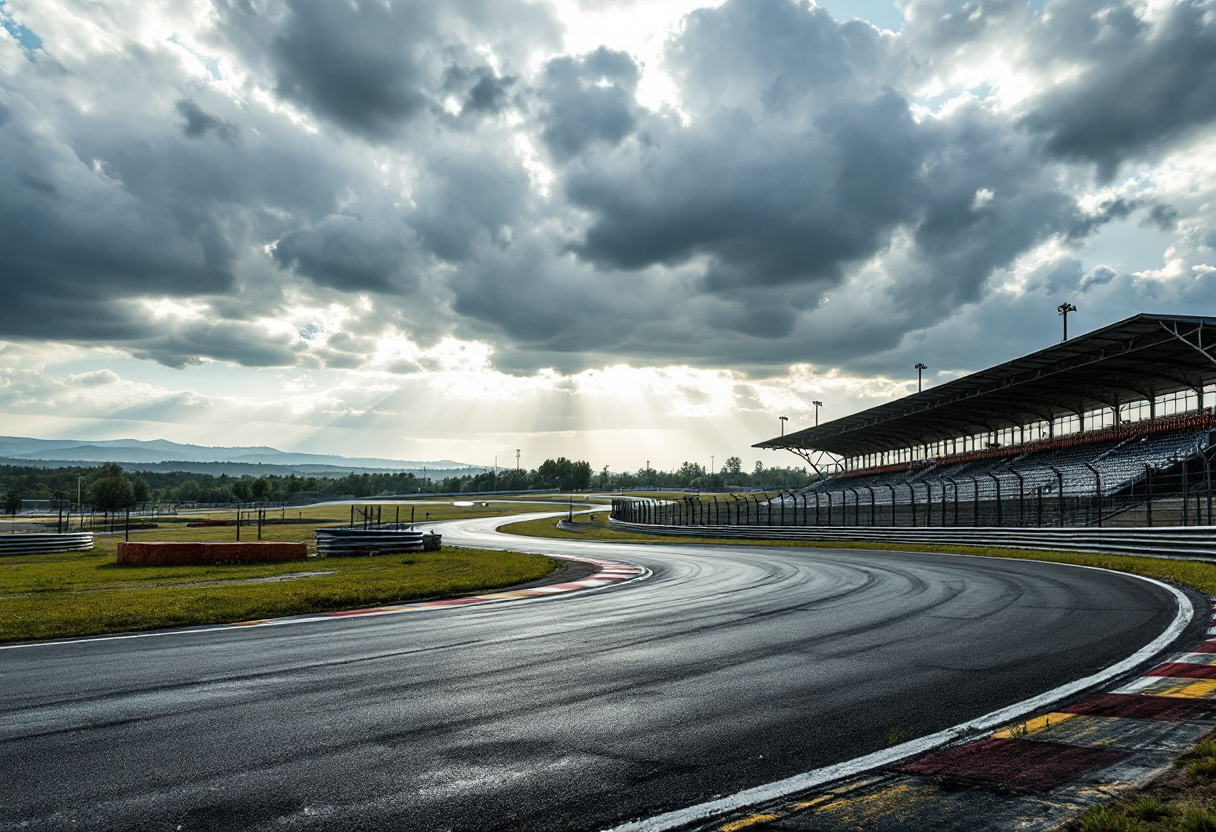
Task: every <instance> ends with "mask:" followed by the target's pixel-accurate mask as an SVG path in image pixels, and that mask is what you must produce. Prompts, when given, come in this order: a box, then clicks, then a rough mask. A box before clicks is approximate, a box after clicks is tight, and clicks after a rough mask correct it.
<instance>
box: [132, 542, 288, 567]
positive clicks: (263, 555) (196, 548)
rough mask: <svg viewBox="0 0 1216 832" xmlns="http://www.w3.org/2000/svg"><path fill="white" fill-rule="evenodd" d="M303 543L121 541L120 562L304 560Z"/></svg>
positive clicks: (170, 563)
mask: <svg viewBox="0 0 1216 832" xmlns="http://www.w3.org/2000/svg"><path fill="white" fill-rule="evenodd" d="M306 557H308V546H307V545H306V544H304V543H279V542H273V543H272V542H260V543H259V542H255V543H119V544H118V562H119V563H120V564H126V565H128V566H201V565H206V564H213V563H279V562H282V561H291V560H304V559H305V558H306Z"/></svg>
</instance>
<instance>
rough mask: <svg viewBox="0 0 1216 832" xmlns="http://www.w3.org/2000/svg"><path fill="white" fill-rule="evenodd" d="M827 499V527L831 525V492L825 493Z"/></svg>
mask: <svg viewBox="0 0 1216 832" xmlns="http://www.w3.org/2000/svg"><path fill="white" fill-rule="evenodd" d="M827 497H828V525H829V526H831V525H832V492H831V491H829V492H827Z"/></svg>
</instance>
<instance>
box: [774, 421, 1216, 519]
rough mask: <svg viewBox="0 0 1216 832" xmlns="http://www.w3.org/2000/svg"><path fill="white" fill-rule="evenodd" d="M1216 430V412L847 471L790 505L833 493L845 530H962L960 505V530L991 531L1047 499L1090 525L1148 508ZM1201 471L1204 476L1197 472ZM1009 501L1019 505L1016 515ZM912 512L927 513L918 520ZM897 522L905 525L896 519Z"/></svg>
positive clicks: (1199, 456) (1056, 512) (1056, 510)
mask: <svg viewBox="0 0 1216 832" xmlns="http://www.w3.org/2000/svg"><path fill="white" fill-rule="evenodd" d="M1214 425H1216V416H1213V414H1211V413H1208V412H1201V413H1190V414H1183V415H1181V416H1177V417H1169V418H1166V419H1159V420H1153V421H1151V422H1136V423H1131V424H1124V425H1120V426H1116V427H1114V428H1109V429H1105V430H1102V431H1092V432H1090V433H1087V434H1077V435H1071V436H1067V437H1061V438H1059V439H1054V440H1047V441H1040V442H1032V443H1027V444H1025V445H1020V446H1014V447H1004V448H993V449H990V450H985V451H979V452H973V453H967V454H957V455H953V456H948V457H940V458H938V459H935V460H922V461H918V462H917V463H913V464H910V465H909V464H904V465H886V466H883V467H881V468H872V469H865V470H860V471H850V472H848V473H845V474H841V475H838V476H835V477H831V478H829V479H825V480H821V481H820V482H817V483H815V484H814V485H812V486H810V487H809V488H806V489H803V491H801V492H800V496H799V497H796V498H793V500H792V502H793V503H794V504H805V503H806V501H808V500H810V501H816V500H817V501H818V502H819V503H820V504H821V505H822V506H826V504H827V503H826V499H825V498H827V497H828V495H830V497H831V501H832V503H833V505H834V507H835V508H836V510H837V514H838V516H839V518H840V520H839V522H848V523H852V522H856V523H859V524H865V523H868V522H871V518H872V520H873V522H877V523H880V524H886V523H892V524H894V523H896V522H903V523H905V524H906V523H907V522H909V520H911V521H912V522H916V523H926V522H931V521H932V519H933V518H931V517H930V515H932V514H933V512H936V511H940V512H942V514H941V515H937V518H936V519H939V520H940V522H945V523H949V522H951V512H953V522H956V523H957V522H959V514H960V508H959V506H960V504H961V505H965V506H968V507H967V508H964V509H962V510H961V511H962V513H963V519H962V522H964V523H967V522H975V523H977V524H978V523H980V522H981V521H982V522H983V523H984V524H989V525H991V524H1000V523H1004V522H1006V520H1005V516H1006V515H1009V516H1012V515H1013V514H1017V515H1018V516H1019V518H1020V519H1021V520H1023V521H1024V520H1025V515H1026V511H1027V509H1026V501H1027V500H1034V501H1036V504H1037V502H1039V501H1042V500H1048V501H1049V502H1048V512H1049V514H1050V515H1051V516H1052V517H1055V518H1057V519H1058V518H1059V516H1060V514H1061V513H1062V512H1068V511H1071V512H1073V513H1077V512H1083V513H1084V515H1085V517H1084V518H1078V517H1070V518H1069V520H1068V522H1087V520H1086V519H1085V518H1091V520H1090V521H1092V520H1096V519H1097V518H1099V517H1101V516H1102V515H1104V514H1106V515H1112V514H1116V513H1118V512H1119V511H1120V510H1124V508H1125V507H1126V506H1130V505H1134V504H1137V503H1138V502H1142V501H1143V497H1141V499H1140V500H1137V499H1136V494H1137V493H1138V490H1139V492H1143V491H1144V485H1143V484H1144V482H1145V480H1146V479H1147V478H1150V477H1153V476H1156V475H1157V474H1158V473H1159V472H1166V471H1170V470H1180V469H1182V468H1184V467H1187V465H1184V460H1200V461H1202V460H1203V459H1204V454H1205V452H1206V451H1208V449H1209V445H1210V443H1211V432H1212V428H1213V426H1214ZM1213 450H1214V451H1216V446H1214V448H1213ZM1196 470H1198V471H1200V472H1204V471H1206V470H1207V469H1206V467H1205V466H1203V465H1200V466H1197V468H1196ZM1095 472H1096V473H1095ZM1019 477H1020V481H1019ZM1099 482H1100V484H1101V485H1100V488H1099ZM1061 486H1062V489H1063V490H1062V492H1061ZM998 494H999V501H998ZM816 495H818V496H816ZM1061 498H1064V500H1062V499H1061ZM1065 500H1068V501H1069V502H1068V505H1067V506H1065ZM786 501H787V502H790V498H786ZM1011 501H1016V502H1017V503H1018V505H1017V507H1016V509H1014V508H1011ZM998 502H999V503H1000V505H1001V506H1004V507H1005V509H1006V510H1005V512H1004V513H1003V512H1002V511H1001V508H1000V506H998ZM944 503H948V504H949V507H945V506H944V505H943V504H944ZM914 504H915V505H916V506H919V507H920V508H921V511H920V516H919V517H917V516H916V510H915V508H914ZM1038 511H1039V512H1040V513H1041V512H1042V508H1041V505H1040V506H1038ZM966 512H970V514H967V513H966ZM897 514H898V516H899V517H900V518H902V520H900V521H897V520H896V516H897ZM846 517H847V518H850V519H845V518H846ZM883 518H889V519H885V520H884V519H883ZM1013 522H1017V520H1014V521H1013Z"/></svg>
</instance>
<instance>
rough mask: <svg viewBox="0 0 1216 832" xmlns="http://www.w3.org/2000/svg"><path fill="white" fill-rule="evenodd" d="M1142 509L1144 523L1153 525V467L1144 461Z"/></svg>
mask: <svg viewBox="0 0 1216 832" xmlns="http://www.w3.org/2000/svg"><path fill="white" fill-rule="evenodd" d="M1144 511H1145V514H1146V518H1145V523H1146V524H1147V525H1149V526H1151V525H1153V468H1152V466H1151V465H1149V464H1148V463H1147V462H1146V463H1144Z"/></svg>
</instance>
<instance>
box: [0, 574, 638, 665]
mask: <svg viewBox="0 0 1216 832" xmlns="http://www.w3.org/2000/svg"><path fill="white" fill-rule="evenodd" d="M546 557H552V558H556V559H557V560H579V561H583V562H586V561H587V558H577V557H573V556H570V557H567V556H564V555H547V556H546ZM614 562H615V563H626V561H614ZM630 566H636V564H630ZM637 568H639V569H641V570H642V571H640V572H638V573H637V574H636V575H633V576H632V577H630V578H629V579H628V580H625V581H613V582H611V583H606V584H601V585H600V586H588V587H581V588H579V589H571V590H567V591H563V592H553V593H548V594H545V595H536V596H533V597H530V598H485V599H483V600H479V601H470V602H469V603H467V604H460V605H452V606H445V607H432V606H425V605H426V604H427V603H428V602H427V601H413V602H409V603H406V604H402V605H400V608H398V609H393V608H391V607H390V608H386V609H378V610H376V611H375V612H365V613H356V614H353V615H333V614H319V615H307V614H304V615H301V616H300V617H290V618H268V619H266V620H265V621H259V622H258V623H257V624H240V623H232V624H217V625H215V626H213V627H183V628H180V629H172V630H156V631H154V632H150V633H120V634H118V635H112V636H86V637H85V638H72V639H62V640H59V641H26V642H22V643H21V644H0V651H3V650H24V649H28V648H31V647H62V646H66V645H69V644H90V643H92V642H100V641H129V640H132V639H137V638H165V637H166V636H191V635H200V634H205V633H234V632H240V631H243V630H259V629H262V628H263V627H283V626H286V625H288V624H317V623H320V622H325V621H357V620H359V619H361V618H382V617H384V616H389V615H403V614H405V613H413V612H431V611H434V610H468V609H474V608H475V607H486V606H491V605H498V604H511V605H512V606H518V605H522V604H533V603H536V602H538V601H555V600H560V599H562V598H568V597H570V596H571V595H587V594H590V593H592V592H602V591H604V590H606V589H614V588H616V587H620V586H625V585H626V584H631V583H633V582H634V581H641V580H645V579H646V578H649V577H651V576H652V575H653V574H654V572H653V571H652V570H650V569H647V568H646V567H644V566H640V567H637ZM509 591H510V590H506V589H503V590H491V591H490V592H487V593H485V594H486V595H490V594H493V593H494V592H509ZM465 597H478V596H465ZM447 600H458V599H447ZM336 612H341V611H340V610H338V611H336Z"/></svg>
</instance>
